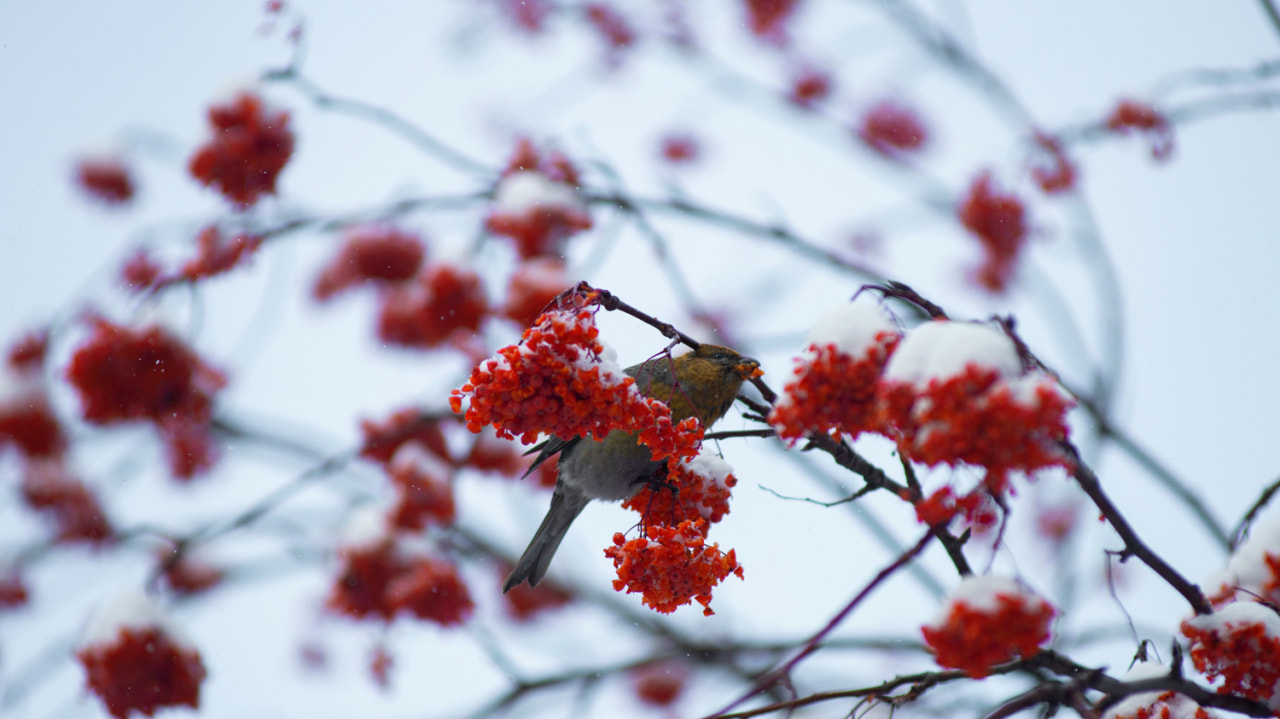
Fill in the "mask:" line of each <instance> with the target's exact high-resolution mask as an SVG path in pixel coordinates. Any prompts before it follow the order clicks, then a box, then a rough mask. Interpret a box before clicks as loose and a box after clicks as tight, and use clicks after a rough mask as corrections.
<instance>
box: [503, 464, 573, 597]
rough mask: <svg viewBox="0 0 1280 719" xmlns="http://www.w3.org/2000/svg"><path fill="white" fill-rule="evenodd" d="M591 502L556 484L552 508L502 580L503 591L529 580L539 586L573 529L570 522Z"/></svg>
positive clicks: (552, 497)
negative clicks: (512, 567) (562, 541)
mask: <svg viewBox="0 0 1280 719" xmlns="http://www.w3.org/2000/svg"><path fill="white" fill-rule="evenodd" d="M587 501H588V499H587V497H586V496H585V495H583V494H582V493H581V492H578V491H576V490H572V489H570V490H568V491H565V489H564V487H563V486H560V485H558V486H556V491H555V493H554V494H552V495H551V508H550V509H548V510H547V516H546V517H545V518H544V519H543V520H542V526H540V527H538V531H537V532H535V533H534V535H533V539H532V540H531V541H530V542H529V547H528V548H527V549H525V550H524V554H523V555H522V556H521V557H520V561H518V562H516V568H515V569H513V570H511V574H509V575H507V581H505V582H503V583H502V591H503V592H509V591H511V588H512V587H515V586H516V585H518V584H520V583H521V582H524V581H526V580H528V582H529V586H531V587H536V586H538V582H540V581H542V577H543V576H544V575H546V573H547V567H548V566H550V565H551V558H552V557H554V556H555V554H556V549H558V548H559V547H560V542H561V540H563V539H564V535H565V533H566V532H568V531H569V525H571V524H573V520H575V519H577V518H578V515H579V514H580V513H581V512H582V508H583V507H585V506H587Z"/></svg>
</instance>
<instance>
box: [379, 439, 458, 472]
mask: <svg viewBox="0 0 1280 719" xmlns="http://www.w3.org/2000/svg"><path fill="white" fill-rule="evenodd" d="M389 466H390V468H391V471H392V472H396V471H404V470H411V471H412V473H413V474H415V475H417V476H420V477H435V478H436V479H440V480H444V479H446V478H448V476H449V474H450V472H451V471H452V470H451V468H450V467H449V465H447V464H445V463H444V461H443V460H441V459H440V458H439V457H437V456H436V455H435V453H434V452H432V451H431V450H429V449H427V446H426V445H425V444H423V443H422V442H419V441H417V440H413V441H410V442H405V443H404V444H402V445H400V448H399V449H397V450H396V453H395V454H394V455H392V456H391V462H390V464H389Z"/></svg>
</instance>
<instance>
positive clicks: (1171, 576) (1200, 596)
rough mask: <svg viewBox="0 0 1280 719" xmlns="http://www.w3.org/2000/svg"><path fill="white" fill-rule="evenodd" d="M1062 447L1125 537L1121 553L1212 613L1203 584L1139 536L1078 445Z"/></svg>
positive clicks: (1080, 478)
mask: <svg viewBox="0 0 1280 719" xmlns="http://www.w3.org/2000/svg"><path fill="white" fill-rule="evenodd" d="M1061 447H1062V449H1063V451H1064V452H1066V453H1067V456H1068V458H1069V460H1070V462H1071V469H1072V476H1073V477H1075V480H1076V483H1077V484H1079V485H1080V488H1081V489H1082V490H1084V493H1085V494H1087V495H1088V496H1089V499H1091V500H1092V501H1093V504H1094V506H1096V507H1097V508H1098V511H1100V512H1102V516H1103V517H1106V519H1107V521H1108V522H1110V524H1111V527H1112V528H1113V529H1115V531H1116V534H1119V535H1120V539H1121V540H1123V541H1124V552H1123V555H1122V556H1134V557H1137V558H1138V559H1140V560H1142V563H1143V564H1146V565H1147V566H1148V567H1151V569H1152V571H1154V572H1155V573H1156V574H1158V575H1160V578H1161V579H1163V580H1165V582H1167V583H1168V584H1169V586H1171V587H1173V588H1174V589H1175V590H1176V591H1177V592H1178V593H1179V594H1181V595H1182V596H1183V597H1184V598H1186V600H1187V603H1188V604H1190V605H1191V608H1192V610H1194V611H1195V613H1196V614H1209V613H1212V612H1213V607H1211V606H1209V601H1208V600H1207V599H1205V596H1204V592H1202V591H1200V587H1198V586H1196V585H1195V584H1193V583H1191V582H1190V581H1188V580H1187V579H1186V578H1185V577H1183V576H1182V575H1181V574H1179V573H1178V571H1177V570H1176V569H1174V568H1173V567H1172V566H1170V565H1169V563H1168V562H1166V561H1164V559H1162V558H1161V557H1160V555H1158V554H1156V553H1155V552H1154V551H1152V550H1151V548H1150V547H1148V546H1147V545H1146V544H1145V543H1144V542H1143V541H1142V539H1141V538H1139V537H1138V533H1137V532H1135V531H1134V530H1133V527H1131V526H1130V525H1129V520H1127V519H1125V517H1124V515H1123V514H1121V513H1120V510H1119V509H1117V508H1116V506H1115V504H1113V503H1112V502H1111V498H1110V497H1108V496H1107V495H1106V493H1105V492H1103V491H1102V483H1101V482H1099V481H1098V475H1096V474H1094V473H1093V470H1092V469H1090V468H1089V465H1087V464H1085V462H1084V459H1083V458H1082V457H1081V456H1080V452H1079V451H1078V450H1077V449H1076V448H1075V445H1072V444H1070V443H1068V442H1064V443H1062V444H1061Z"/></svg>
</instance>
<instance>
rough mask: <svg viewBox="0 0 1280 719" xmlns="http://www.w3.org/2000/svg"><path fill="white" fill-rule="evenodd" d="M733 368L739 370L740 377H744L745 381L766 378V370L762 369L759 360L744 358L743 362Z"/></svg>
mask: <svg viewBox="0 0 1280 719" xmlns="http://www.w3.org/2000/svg"><path fill="white" fill-rule="evenodd" d="M733 368H734V369H735V370H737V372H738V376H740V377H742V379H744V380H749V379H755V378H756V377H763V376H764V370H762V369H760V362H759V360H756V359H753V358H751V357H743V358H742V361H741V362H739V363H738V364H736V365H734V366H733Z"/></svg>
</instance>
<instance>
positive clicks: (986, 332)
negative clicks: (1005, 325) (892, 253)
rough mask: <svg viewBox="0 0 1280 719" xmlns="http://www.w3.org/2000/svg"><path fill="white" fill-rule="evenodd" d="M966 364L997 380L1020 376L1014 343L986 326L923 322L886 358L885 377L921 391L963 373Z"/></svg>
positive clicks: (1019, 361) (1019, 364)
mask: <svg viewBox="0 0 1280 719" xmlns="http://www.w3.org/2000/svg"><path fill="white" fill-rule="evenodd" d="M969 365H977V366H979V367H985V368H989V369H992V370H995V372H996V374H997V376H999V377H1016V376H1018V375H1020V374H1022V361H1021V360H1020V359H1019V358H1018V349H1017V347H1015V346H1014V344H1013V340H1011V339H1009V338H1008V336H1006V335H1005V334H1004V333H1003V332H1001V331H1000V330H998V329H996V328H994V327H991V326H989V325H983V324H976V323H973V322H950V321H933V322H926V323H924V324H922V325H920V326H919V327H916V328H915V329H913V330H911V331H910V332H908V333H907V336H906V337H904V338H903V340H902V343H901V344H899V345H898V349H897V351H895V352H894V353H893V356H892V357H890V358H889V363H888V365H887V366H886V367H885V371H884V378H885V380H886V381H888V382H901V383H910V384H913V385H915V386H916V387H920V388H924V387H926V386H928V384H929V382H930V381H931V380H933V379H939V380H944V381H945V380H946V379H948V378H951V377H955V376H956V375H960V374H963V373H964V371H965V368H967V367H968V366H969Z"/></svg>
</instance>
